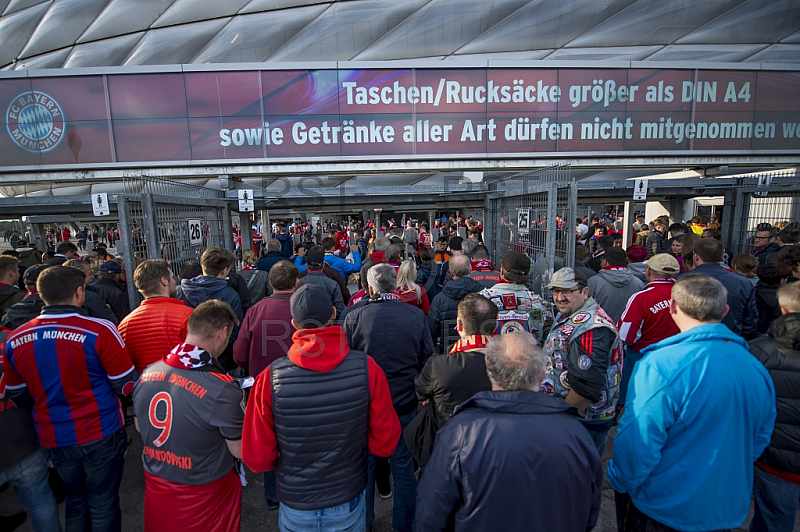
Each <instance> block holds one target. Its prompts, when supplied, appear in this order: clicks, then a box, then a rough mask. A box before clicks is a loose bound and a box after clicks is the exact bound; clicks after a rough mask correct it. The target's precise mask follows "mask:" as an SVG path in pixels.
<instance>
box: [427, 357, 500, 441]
mask: <svg viewBox="0 0 800 532" xmlns="http://www.w3.org/2000/svg"><path fill="white" fill-rule="evenodd" d="M414 383H415V385H416V388H417V398H418V399H419V400H420V401H424V400H425V399H432V400H433V404H434V406H435V409H436V417H437V419H438V425H439V426H440V427H441V426H444V424H445V423H446V422H447V420H448V419H450V416H452V415H453V410H455V409H456V407H457V406H458V405H460V404H461V403H463V402H464V401H466V400H467V399H469V398H470V397H472V396H473V395H475V394H476V393H478V392H484V391H489V390H491V389H492V383H491V382H489V376H488V375H487V374H486V358H485V357H484V354H483V353H482V352H480V351H468V352H457V353H453V354H447V355H434V356H432V357H431V358H429V359H428V361H427V362H426V363H425V367H424V368H422V372H420V374H419V375H417V378H416V379H415V380H414Z"/></svg>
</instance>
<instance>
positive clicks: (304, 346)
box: [242, 307, 400, 472]
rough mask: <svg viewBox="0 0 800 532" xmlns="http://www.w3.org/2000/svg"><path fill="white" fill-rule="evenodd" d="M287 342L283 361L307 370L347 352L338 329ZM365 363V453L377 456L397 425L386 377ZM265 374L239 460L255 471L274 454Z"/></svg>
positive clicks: (324, 366)
mask: <svg viewBox="0 0 800 532" xmlns="http://www.w3.org/2000/svg"><path fill="white" fill-rule="evenodd" d="M254 308H255V307H254ZM292 341H293V344H292V346H291V348H289V353H288V357H289V359H290V360H291V361H292V362H294V363H295V364H297V365H298V366H300V367H302V368H306V369H308V370H311V371H318V372H328V371H331V370H333V369H334V368H335V367H336V366H338V365H339V364H340V363H341V361H342V360H344V358H345V357H346V356H347V353H349V352H350V348H349V347H347V339H346V337H345V332H344V329H342V328H341V327H339V326H338V325H336V326H333V327H325V328H322V329H305V330H300V331H297V332H295V333H294V335H293V336H292ZM305 353H313V354H314V356H307V355H306V354H305ZM367 361H368V362H367V372H368V373H369V395H370V400H369V421H368V424H369V426H368V428H367V446H368V450H369V452H371V453H372V454H374V455H377V456H391V455H392V453H393V452H394V450H395V448H396V447H397V443H398V441H399V440H400V421H399V420H398V418H397V414H395V411H394V407H392V396H391V394H390V393H389V383H388V382H387V381H386V375H385V374H384V373H383V370H382V369H381V368H380V367H379V366H378V365H377V364H376V363H375V361H374V360H372V357H367ZM270 375H271V373H270V371H269V368H267V370H266V371H263V372H262V373H261V375H259V376H258V378H256V383H255V385H254V386H253V390H252V391H251V392H250V399H249V401H248V402H247V411H246V412H245V416H244V428H243V431H242V460H244V463H245V464H247V467H249V468H250V469H252V470H253V471H256V472H259V471H270V470H272V469H275V466H276V465H277V463H278V457H279V456H280V449H278V440H277V438H276V436H275V423H274V419H273V416H272V381H271V379H270Z"/></svg>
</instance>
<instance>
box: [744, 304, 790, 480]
mask: <svg viewBox="0 0 800 532" xmlns="http://www.w3.org/2000/svg"><path fill="white" fill-rule="evenodd" d="M750 352H751V353H753V355H755V357H756V358H758V359H759V360H760V361H761V363H762V364H764V366H765V367H766V368H767V371H769V374H770V376H771V377H772V382H773V383H774V384H775V395H776V396H777V406H778V417H777V418H776V419H775V430H774V431H773V433H772V441H771V442H770V444H769V447H767V449H766V450H765V451H764V454H762V455H761V458H759V461H760V462H763V463H764V464H766V465H768V466H769V467H771V468H773V469H777V470H779V471H786V472H789V473H794V474H796V475H797V474H800V446H798V445H797V442H798V441H800V387H799V386H798V385H797V383H798V382H800V313H792V314H786V315H784V316H781V317H779V318H778V319H776V320H775V321H773V322H772V325H770V328H769V333H767V334H765V335H763V336H760V337H758V338H756V339H755V340H752V341H751V342H750Z"/></svg>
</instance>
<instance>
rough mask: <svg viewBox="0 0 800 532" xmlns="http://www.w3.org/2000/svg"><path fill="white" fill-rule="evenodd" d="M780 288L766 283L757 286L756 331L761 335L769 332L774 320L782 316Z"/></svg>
mask: <svg viewBox="0 0 800 532" xmlns="http://www.w3.org/2000/svg"><path fill="white" fill-rule="evenodd" d="M778 288H779V287H777V286H770V285H767V284H764V283H758V284H757V285H756V308H757V309H758V325H757V326H756V329H757V330H758V332H759V333H760V334H763V333H765V332H767V331H768V330H769V324H770V323H772V320H774V319H777V318H779V317H780V315H781V307H780V305H779V304H778Z"/></svg>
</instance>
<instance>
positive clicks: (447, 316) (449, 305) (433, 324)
mask: <svg viewBox="0 0 800 532" xmlns="http://www.w3.org/2000/svg"><path fill="white" fill-rule="evenodd" d="M481 290H483V285H482V284H481V283H479V282H478V281H475V280H474V279H470V278H469V277H459V278H458V279H453V280H452V281H450V282H449V283H447V284H446V285H444V288H442V291H441V292H439V293H438V294H436V297H434V298H433V301H432V302H431V310H430V311H429V312H428V327H430V330H431V337H432V338H433V343H434V344H436V352H437V353H439V354H442V355H443V354H445V353H447V352H448V347H449V346H450V345H451V344H453V343H455V342H456V341H457V340H458V333H456V332H455V331H454V330H453V327H455V324H456V314H457V313H458V312H457V311H458V304H459V303H460V302H461V300H462V299H464V298H465V297H466V296H467V294H472V293H474V292H480V291H481Z"/></svg>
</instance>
